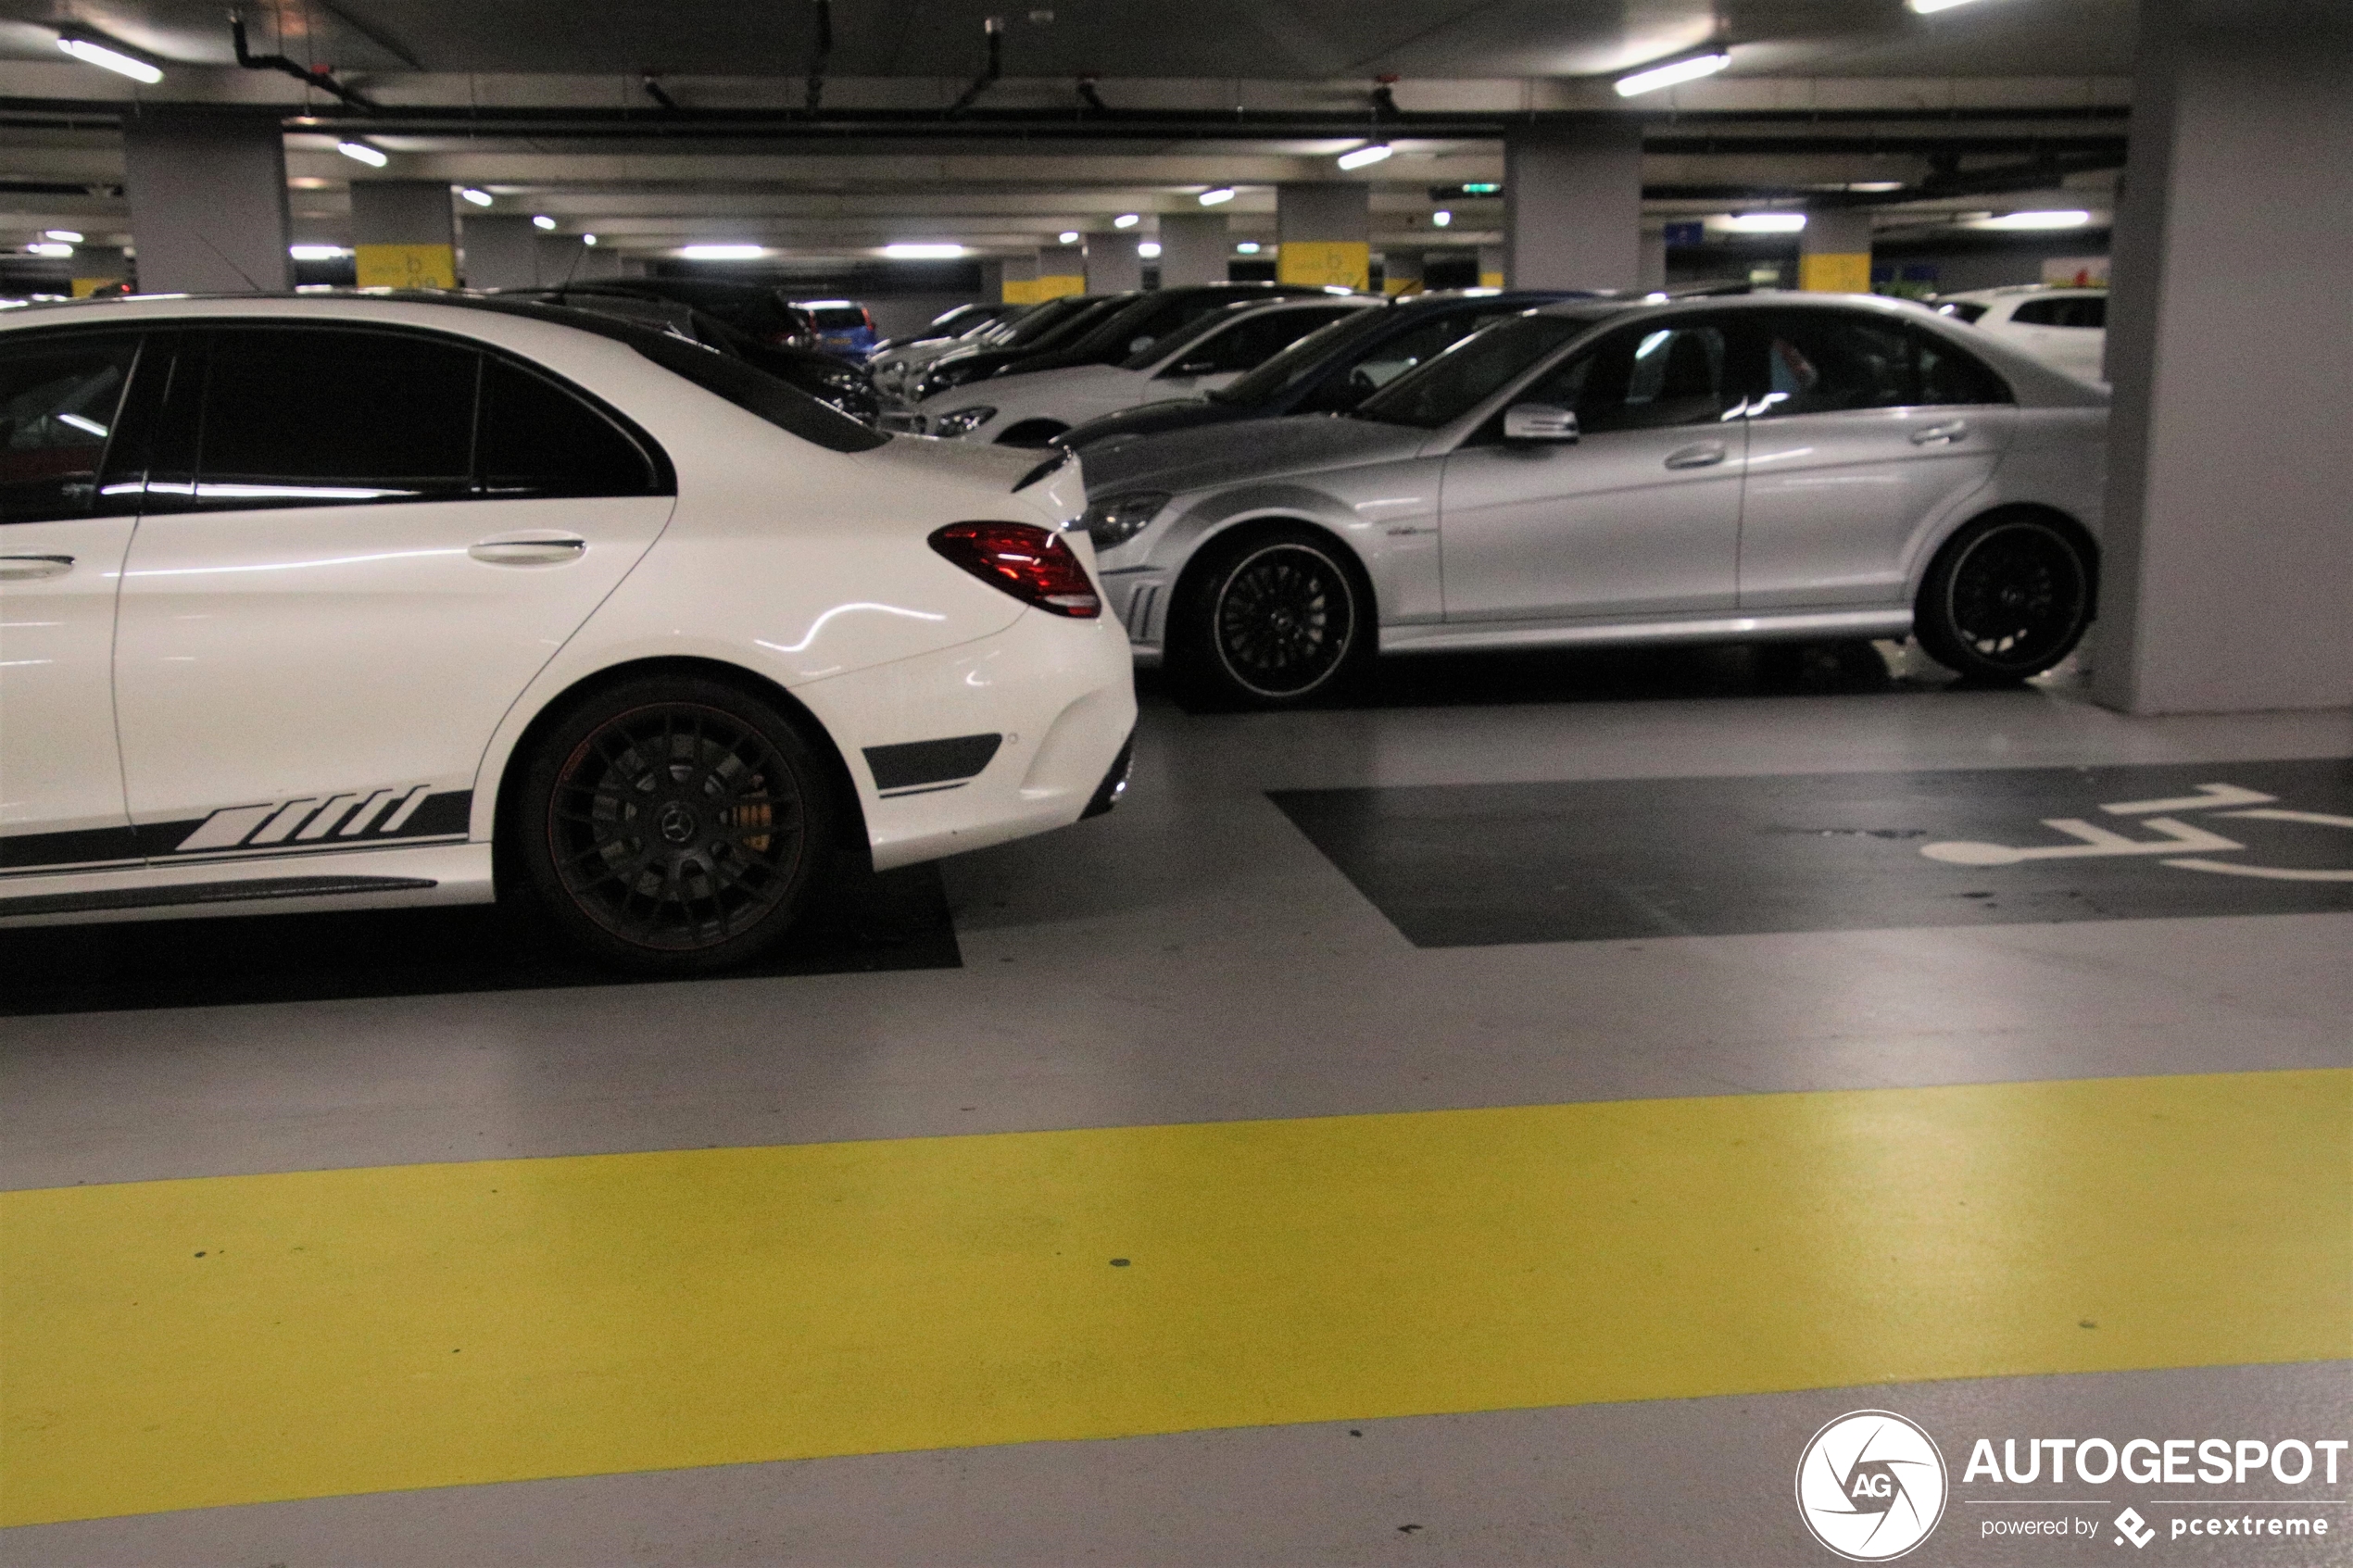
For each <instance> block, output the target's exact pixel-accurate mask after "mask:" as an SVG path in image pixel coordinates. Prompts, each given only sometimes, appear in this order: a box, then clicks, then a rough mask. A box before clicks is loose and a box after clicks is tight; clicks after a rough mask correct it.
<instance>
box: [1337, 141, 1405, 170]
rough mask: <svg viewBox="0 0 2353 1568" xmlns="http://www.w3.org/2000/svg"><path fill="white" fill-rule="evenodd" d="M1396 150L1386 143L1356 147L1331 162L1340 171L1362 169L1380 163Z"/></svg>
mask: <svg viewBox="0 0 2353 1568" xmlns="http://www.w3.org/2000/svg"><path fill="white" fill-rule="evenodd" d="M1396 150H1397V149H1396V148H1394V147H1392V146H1390V144H1388V143H1387V142H1375V143H1373V144H1371V145H1369V146H1363V147H1357V148H1355V149H1353V151H1350V152H1345V153H1342V154H1340V157H1336V158H1334V159H1333V160H1332V161H1333V162H1334V163H1337V164H1339V165H1340V167H1341V168H1342V169H1362V168H1364V167H1365V165H1367V164H1373V163H1378V162H1380V161H1381V159H1383V158H1385V157H1389V155H1390V154H1391V153H1393V152H1395V151H1396Z"/></svg>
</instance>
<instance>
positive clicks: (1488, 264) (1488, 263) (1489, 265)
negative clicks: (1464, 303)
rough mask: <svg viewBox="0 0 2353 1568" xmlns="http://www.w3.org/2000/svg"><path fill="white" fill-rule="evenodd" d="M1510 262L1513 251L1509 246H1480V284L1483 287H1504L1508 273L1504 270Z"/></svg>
mask: <svg viewBox="0 0 2353 1568" xmlns="http://www.w3.org/2000/svg"><path fill="white" fill-rule="evenodd" d="M1510 264H1511V253H1510V250H1509V248H1508V247H1507V246H1504V245H1481V246H1479V247H1478V286H1479V287H1480V288H1483V289H1500V288H1502V287H1503V286H1504V278H1505V276H1506V275H1507V274H1506V273H1505V272H1504V269H1505V268H1506V267H1508V266H1509V265H1510Z"/></svg>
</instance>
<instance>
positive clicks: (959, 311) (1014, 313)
mask: <svg viewBox="0 0 2353 1568" xmlns="http://www.w3.org/2000/svg"><path fill="white" fill-rule="evenodd" d="M1036 308H1038V307H1036V306H1034V305H959V306H957V307H954V308H953V309H950V310H945V311H942V312H941V313H940V314H938V315H937V316H935V317H933V318H932V319H931V324H930V325H929V326H926V327H925V328H924V330H923V331H921V332H909V333H907V334H906V335H905V336H903V337H887V338H885V339H883V340H882V341H881V342H880V343H878V344H876V345H875V353H876V354H887V353H888V352H889V351H890V350H892V349H894V348H906V347H909V346H910V345H914V344H918V343H940V342H944V341H945V340H947V339H949V338H951V337H963V335H964V334H965V333H967V332H978V331H980V329H981V328H983V327H985V326H987V325H988V324H989V323H990V322H992V321H1006V320H1018V319H1019V318H1020V317H1021V315H1022V314H1023V312H1025V311H1028V310H1035V309H1036Z"/></svg>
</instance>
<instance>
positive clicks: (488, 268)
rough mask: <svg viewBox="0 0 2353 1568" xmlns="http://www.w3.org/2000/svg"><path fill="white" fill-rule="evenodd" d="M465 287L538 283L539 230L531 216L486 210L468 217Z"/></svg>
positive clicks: (533, 285)
mask: <svg viewBox="0 0 2353 1568" xmlns="http://www.w3.org/2000/svg"><path fill="white" fill-rule="evenodd" d="M465 235H466V287H468V288H470V289H528V288H535V287H537V286H538V283H539V231H537V230H536V229H534V228H533V227H532V226H531V220H530V219H528V218H520V217H511V216H503V217H502V216H499V215H497V214H491V213H484V215H482V216H481V217H478V218H477V217H475V216H473V215H472V214H471V213H470V214H468V215H467V217H466V219H465Z"/></svg>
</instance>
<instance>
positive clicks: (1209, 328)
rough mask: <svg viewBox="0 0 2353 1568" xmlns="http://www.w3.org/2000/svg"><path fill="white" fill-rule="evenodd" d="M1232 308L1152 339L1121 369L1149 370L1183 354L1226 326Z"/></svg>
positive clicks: (1212, 312) (1124, 363)
mask: <svg viewBox="0 0 2353 1568" xmlns="http://www.w3.org/2000/svg"><path fill="white" fill-rule="evenodd" d="M1250 303H1251V304H1252V305H1256V304H1259V303H1261V302H1260V301H1257V300H1252V301H1250ZM1232 308H1233V307H1232V306H1230V305H1229V306H1227V307H1224V309H1218V310H1212V311H1211V312H1210V313H1209V314H1207V315H1205V316H1202V317H1199V318H1197V319H1195V320H1190V321H1188V322H1186V323H1185V324H1184V325H1182V326H1180V327H1178V328H1176V330H1175V331H1173V332H1168V333H1167V334H1165V335H1164V336H1161V337H1156V338H1152V339H1151V340H1150V341H1149V342H1147V343H1146V344H1145V345H1144V346H1143V347H1141V348H1139V349H1138V350H1137V351H1136V352H1135V353H1133V354H1130V355H1129V356H1128V357H1127V358H1125V359H1122V360H1121V361H1120V362H1119V368H1120V369H1121V370H1150V369H1151V368H1152V367H1153V366H1154V365H1157V364H1159V363H1160V362H1161V361H1162V360H1163V359H1165V358H1170V357H1172V356H1174V355H1177V354H1181V353H1182V352H1183V351H1184V350H1185V349H1186V348H1188V347H1189V346H1190V345H1193V344H1196V343H1199V342H1200V341H1201V340H1202V338H1205V337H1207V336H1208V335H1209V334H1210V333H1212V332H1215V331H1216V330H1217V329H1218V328H1220V327H1222V326H1224V325H1225V324H1226V320H1227V317H1226V311H1227V310H1230V309H1232Z"/></svg>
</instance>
